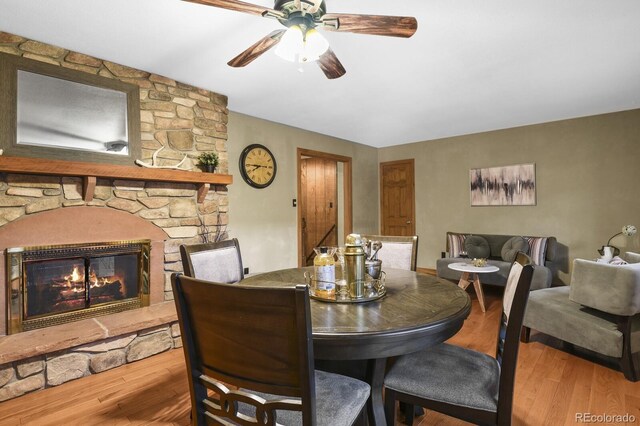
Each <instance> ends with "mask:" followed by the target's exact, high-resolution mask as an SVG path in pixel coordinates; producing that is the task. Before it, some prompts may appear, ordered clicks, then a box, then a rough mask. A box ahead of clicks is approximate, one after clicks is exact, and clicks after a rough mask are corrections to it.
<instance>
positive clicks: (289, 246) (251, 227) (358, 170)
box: [228, 112, 378, 273]
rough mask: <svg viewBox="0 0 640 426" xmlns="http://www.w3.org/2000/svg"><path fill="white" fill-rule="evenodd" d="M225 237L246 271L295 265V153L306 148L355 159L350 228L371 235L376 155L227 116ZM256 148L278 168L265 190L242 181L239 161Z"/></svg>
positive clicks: (374, 226) (353, 146)
mask: <svg viewBox="0 0 640 426" xmlns="http://www.w3.org/2000/svg"><path fill="white" fill-rule="evenodd" d="M228 132H229V141H228V152H229V173H230V174H232V175H233V176H234V182H233V185H230V186H229V202H230V203H229V204H230V212H229V218H230V222H229V233H230V236H232V237H236V238H238V239H239V241H240V248H241V250H242V261H243V263H244V266H245V267H249V269H250V272H251V273H254V272H266V271H271V270H275V269H281V268H291V267H295V266H297V252H298V247H297V244H298V238H297V232H298V228H297V226H298V225H297V209H296V208H295V207H293V206H292V200H293V199H294V198H296V199H297V198H298V194H297V165H296V149H297V148H305V149H312V150H316V151H322V152H328V153H332V154H338V155H344V156H348V157H351V158H352V159H353V229H354V231H356V232H361V233H371V232H375V231H377V229H378V196H377V194H378V189H377V187H378V166H377V162H378V157H377V155H378V154H377V150H376V149H375V148H372V147H368V146H365V145H360V144H355V143H352V142H348V141H345V140H341V139H336V138H332V137H330V136H325V135H321V134H318V133H313V132H308V131H305V130H301V129H297V128H293V127H289V126H285V125H282V124H278V123H274V122H270V121H266V120H261V119H258V118H255V117H250V116H247V115H243V114H238V113H234V112H231V113H230V114H229V124H228ZM252 143H260V144H263V145H265V146H266V147H267V148H269V149H270V150H271V152H273V154H274V155H275V157H276V161H277V164H278V171H277V175H276V179H275V181H274V182H273V183H272V184H271V186H269V187H267V188H265V189H255V188H252V187H250V186H249V185H247V184H246V183H245V182H244V180H242V177H241V176H240V170H239V168H238V158H239V157H240V153H241V152H242V150H243V149H244V147H246V146H247V145H249V144H252Z"/></svg>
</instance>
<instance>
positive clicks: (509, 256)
mask: <svg viewBox="0 0 640 426" xmlns="http://www.w3.org/2000/svg"><path fill="white" fill-rule="evenodd" d="M519 251H521V252H523V253H528V252H529V242H528V241H527V240H525V239H524V237H511V238H509V239H508V240H507V242H506V243H504V245H503V246H502V250H500V254H502V260H504V261H505V262H513V261H514V260H516V256H517V255H518V252H519Z"/></svg>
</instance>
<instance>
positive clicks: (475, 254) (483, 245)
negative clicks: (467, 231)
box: [464, 235, 491, 259]
mask: <svg viewBox="0 0 640 426" xmlns="http://www.w3.org/2000/svg"><path fill="white" fill-rule="evenodd" d="M464 249H465V251H466V252H467V256H469V257H470V258H471V259H486V258H488V257H489V255H490V254H491V248H490V247H489V242H488V241H487V240H486V239H485V238H484V237H481V236H480V235H469V236H468V237H467V238H465V240H464Z"/></svg>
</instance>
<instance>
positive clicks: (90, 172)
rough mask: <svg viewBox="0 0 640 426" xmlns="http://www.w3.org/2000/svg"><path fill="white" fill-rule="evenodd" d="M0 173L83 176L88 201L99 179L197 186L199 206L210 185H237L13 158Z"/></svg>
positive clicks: (2, 159) (226, 178)
mask: <svg viewBox="0 0 640 426" xmlns="http://www.w3.org/2000/svg"><path fill="white" fill-rule="evenodd" d="M0 172H5V173H18V174H30V175H48V176H79V177H81V178H83V183H84V189H83V196H84V199H85V201H91V200H92V199H93V191H94V189H95V185H96V179H97V178H107V179H123V180H142V181H147V182H177V183H192V184H195V185H196V187H197V190H198V202H202V201H203V200H204V197H205V196H206V195H207V192H208V191H209V187H210V185H230V184H232V183H233V176H231V175H224V174H219V173H199V172H192V171H186V170H167V169H151V168H144V167H135V166H120V165H115V164H100V163H84V162H77V161H63V160H49V159H43V158H27V157H10V156H0Z"/></svg>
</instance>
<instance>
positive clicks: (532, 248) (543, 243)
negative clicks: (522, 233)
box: [524, 237, 548, 266]
mask: <svg viewBox="0 0 640 426" xmlns="http://www.w3.org/2000/svg"><path fill="white" fill-rule="evenodd" d="M524 238H525V239H526V240H527V241H528V242H529V253H527V254H528V255H529V257H530V258H531V260H532V261H533V264H534V265H539V266H544V260H545V256H546V253H547V239H548V238H547V237H524Z"/></svg>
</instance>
